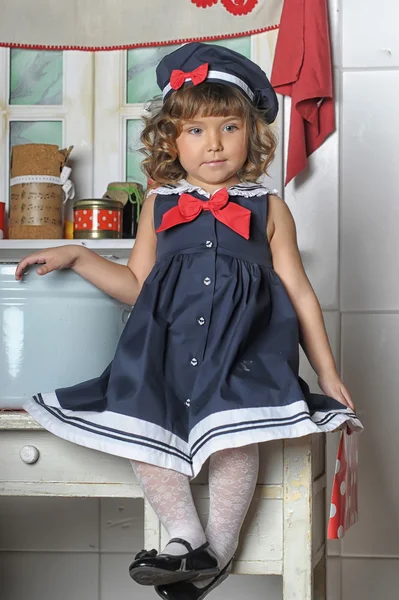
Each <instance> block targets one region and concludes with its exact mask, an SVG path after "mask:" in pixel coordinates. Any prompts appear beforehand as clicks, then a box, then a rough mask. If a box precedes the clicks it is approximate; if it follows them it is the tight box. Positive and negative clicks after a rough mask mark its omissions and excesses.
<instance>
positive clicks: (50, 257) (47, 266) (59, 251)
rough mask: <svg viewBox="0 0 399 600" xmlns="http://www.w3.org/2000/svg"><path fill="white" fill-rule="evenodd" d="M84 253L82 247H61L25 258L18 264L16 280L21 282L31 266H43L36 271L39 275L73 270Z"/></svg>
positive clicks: (41, 251)
mask: <svg viewBox="0 0 399 600" xmlns="http://www.w3.org/2000/svg"><path fill="white" fill-rule="evenodd" d="M81 252H82V248H81V246H77V245H76V246H75V245H71V246H60V247H59V248H49V249H48V250H40V251H39V252H34V253H33V254H29V255H28V256H25V258H23V259H22V260H21V262H20V263H19V264H18V266H17V269H16V271H15V279H16V280H17V281H20V280H21V279H22V275H23V274H24V271H25V270H26V268H27V267H29V266H30V265H35V264H39V265H42V266H41V267H39V268H38V269H36V273H37V274H38V275H46V274H47V273H50V272H51V271H57V270H59V269H68V268H72V267H73V266H74V265H75V263H76V261H77V260H78V258H79V257H80V255H81Z"/></svg>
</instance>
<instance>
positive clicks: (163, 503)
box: [132, 444, 259, 585]
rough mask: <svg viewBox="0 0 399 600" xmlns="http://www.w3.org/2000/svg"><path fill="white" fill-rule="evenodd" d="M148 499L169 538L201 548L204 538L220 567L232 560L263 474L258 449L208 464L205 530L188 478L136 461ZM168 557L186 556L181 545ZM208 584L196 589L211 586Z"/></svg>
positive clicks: (224, 454)
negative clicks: (207, 506) (208, 498)
mask: <svg viewBox="0 0 399 600" xmlns="http://www.w3.org/2000/svg"><path fill="white" fill-rule="evenodd" d="M132 466H133V470H134V472H135V475H136V477H137V479H138V481H139V482H140V485H141V487H142V489H143V492H144V495H145V497H146V498H147V500H148V501H149V503H150V504H151V506H152V507H153V509H154V510H155V512H156V514H157V515H158V518H159V520H160V521H161V522H162V524H163V525H164V527H165V529H166V530H167V532H168V534H169V536H170V537H171V538H173V537H180V538H183V539H185V540H186V541H187V542H189V543H190V544H191V545H192V546H193V548H198V547H199V546H201V545H202V544H203V543H204V542H205V541H206V540H208V542H209V543H210V545H211V547H212V549H213V550H214V552H215V553H216V555H217V557H218V559H219V567H220V568H221V569H222V568H223V567H224V566H225V565H226V564H227V563H228V562H229V561H230V559H231V558H232V557H233V555H234V552H235V551H236V549H237V546H238V538H239V534H240V530H241V527H242V524H243V521H244V518H245V515H246V514H247V511H248V508H249V505H250V503H251V500H252V496H253V493H254V491H255V485H256V480H257V477H258V470H259V453H258V446H257V445H256V444H253V445H251V446H244V447H242V448H231V449H227V450H222V451H220V452H216V453H215V454H213V455H212V456H211V458H210V461H209V496H210V502H209V518H208V523H207V526H206V529H205V532H204V530H203V528H202V525H201V523H200V520H199V517H198V513H197V510H196V508H195V505H194V501H193V497H192V494H191V489H190V483H189V478H188V477H187V476H186V475H183V474H182V473H178V472H177V471H172V470H169V469H163V468H161V467H156V466H153V465H148V464H146V463H139V462H133V461H132ZM165 552H167V554H174V555H176V554H185V553H186V552H187V550H186V548H185V547H184V546H182V545H180V544H176V543H174V544H168V545H167V548H165ZM207 583H208V582H207V581H203V582H198V585H207Z"/></svg>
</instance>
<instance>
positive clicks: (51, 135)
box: [10, 121, 62, 148]
mask: <svg viewBox="0 0 399 600" xmlns="http://www.w3.org/2000/svg"><path fill="white" fill-rule="evenodd" d="M18 144H57V146H59V147H60V148H62V121H11V122H10V147H12V146H16V145H18Z"/></svg>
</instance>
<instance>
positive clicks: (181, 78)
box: [170, 63, 209, 90]
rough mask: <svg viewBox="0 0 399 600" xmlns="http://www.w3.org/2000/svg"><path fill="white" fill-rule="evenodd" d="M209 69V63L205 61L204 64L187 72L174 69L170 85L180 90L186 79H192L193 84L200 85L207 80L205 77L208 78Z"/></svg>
mask: <svg viewBox="0 0 399 600" xmlns="http://www.w3.org/2000/svg"><path fill="white" fill-rule="evenodd" d="M208 69H209V65H208V63H204V64H203V65H201V66H199V67H197V68H196V69H194V71H191V72H190V71H188V72H187V73H185V72H184V71H179V70H178V69H175V70H174V71H172V74H171V76H170V86H171V87H172V88H173V89H174V90H178V89H179V88H181V86H182V85H183V84H184V82H185V81H186V79H191V81H192V82H193V85H198V84H199V83H202V82H203V81H205V79H206V78H207V75H208Z"/></svg>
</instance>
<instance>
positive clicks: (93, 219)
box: [73, 199, 123, 239]
mask: <svg viewBox="0 0 399 600" xmlns="http://www.w3.org/2000/svg"><path fill="white" fill-rule="evenodd" d="M73 214H74V225H73V230H74V231H73V237H74V238H75V239H82V238H85V239H104V238H107V239H110V238H121V237H122V215H123V204H121V202H117V201H115V200H110V199H93V200H90V199H88V200H78V201H77V202H75V204H74V206H73Z"/></svg>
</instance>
